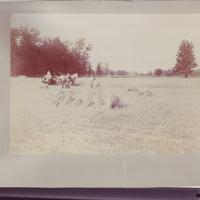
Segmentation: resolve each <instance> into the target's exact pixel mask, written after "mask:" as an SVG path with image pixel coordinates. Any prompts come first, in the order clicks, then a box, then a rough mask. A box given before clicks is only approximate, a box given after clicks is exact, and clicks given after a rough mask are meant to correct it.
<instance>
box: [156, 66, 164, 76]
mask: <svg viewBox="0 0 200 200" xmlns="http://www.w3.org/2000/svg"><path fill="white" fill-rule="evenodd" d="M154 74H155V75H156V76H161V75H162V74H163V71H162V69H160V68H159V69H156V70H155V72H154Z"/></svg>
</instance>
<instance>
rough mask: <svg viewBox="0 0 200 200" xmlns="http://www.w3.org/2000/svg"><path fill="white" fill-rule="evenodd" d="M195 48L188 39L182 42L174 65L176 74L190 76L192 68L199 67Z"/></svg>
mask: <svg viewBox="0 0 200 200" xmlns="http://www.w3.org/2000/svg"><path fill="white" fill-rule="evenodd" d="M193 49H194V47H193V44H192V43H191V42H189V41H187V40H183V41H182V42H181V44H180V46H179V50H178V54H177V58H176V64H175V67H174V73H175V74H183V75H184V76H185V77H188V75H189V74H191V72H192V69H193V68H194V67H197V63H196V61H195V55H194V50H193Z"/></svg>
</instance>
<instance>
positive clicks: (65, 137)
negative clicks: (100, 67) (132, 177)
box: [10, 77, 200, 154]
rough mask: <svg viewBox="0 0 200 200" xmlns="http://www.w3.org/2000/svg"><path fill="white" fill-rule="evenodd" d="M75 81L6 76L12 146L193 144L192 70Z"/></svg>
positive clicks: (199, 148) (198, 105) (197, 103)
mask: <svg viewBox="0 0 200 200" xmlns="http://www.w3.org/2000/svg"><path fill="white" fill-rule="evenodd" d="M78 83H79V85H78V86H73V87H71V88H70V89H69V88H61V87H60V86H49V87H48V88H47V87H46V86H45V85H44V84H42V83H41V79H40V78H25V77H21V78H11V86H10V87H11V89H10V152H11V153H12V154H116V153H152V154H154V153H159V154H166V153H191V152H193V153H195V152H200V79H199V78H188V79H186V78H166V77H165V78H153V77H152V78H111V77H107V78H97V79H96V80H95V81H92V78H79V79H78ZM116 99H117V100H118V103H119V104H120V106H116V107H113V108H112V103H113V101H115V100H116Z"/></svg>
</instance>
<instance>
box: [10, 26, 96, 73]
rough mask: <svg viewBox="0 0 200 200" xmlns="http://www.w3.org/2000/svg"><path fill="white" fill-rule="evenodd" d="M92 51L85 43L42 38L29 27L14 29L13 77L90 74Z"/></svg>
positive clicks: (12, 36)
mask: <svg viewBox="0 0 200 200" xmlns="http://www.w3.org/2000/svg"><path fill="white" fill-rule="evenodd" d="M91 49H92V46H91V45H90V44H86V42H85V39H78V40H77V41H75V42H74V43H72V42H69V41H67V42H63V41H61V40H60V39H59V37H57V38H47V37H46V38H41V37H40V33H39V32H38V31H37V30H35V29H30V28H28V27H19V28H12V29H11V75H12V76H18V75H25V76H31V77H32V76H41V75H44V74H46V73H47V71H50V72H51V73H52V74H59V73H78V74H79V75H81V76H82V75H86V74H88V73H91V70H92V69H90V67H91V64H90V61H89V53H90V51H91Z"/></svg>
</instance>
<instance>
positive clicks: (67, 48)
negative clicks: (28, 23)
mask: <svg viewBox="0 0 200 200" xmlns="http://www.w3.org/2000/svg"><path fill="white" fill-rule="evenodd" d="M91 50H92V46H91V44H87V43H86V40H85V39H84V38H80V39H78V40H76V41H75V42H70V41H61V40H60V38H59V37H56V38H49V37H45V38H42V37H41V36H40V32H39V31H37V30H35V29H31V28H29V27H24V26H21V27H19V28H11V76H19V75H25V76H29V77H35V76H43V75H44V74H46V73H47V71H50V72H51V74H55V75H59V74H62V73H64V74H66V73H71V74H73V73H78V74H79V76H107V75H110V76H116V75H117V76H126V75H128V74H129V73H128V72H127V71H125V70H117V71H114V70H111V69H110V68H109V64H108V63H107V62H106V63H102V62H99V63H98V64H97V66H96V68H95V69H94V68H93V67H92V65H91V63H90V60H89V58H90V51H91ZM195 67H197V63H196V58H195V55H194V46H193V44H192V42H189V41H187V40H183V41H182V42H181V44H180V46H179V49H178V53H177V57H176V64H175V66H174V67H173V68H171V69H169V70H163V69H161V68H157V69H155V71H154V72H150V73H149V74H148V75H155V76H161V75H165V76H177V75H183V76H185V77H188V76H189V75H190V74H191V73H192V71H193V69H194V68H195Z"/></svg>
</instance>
